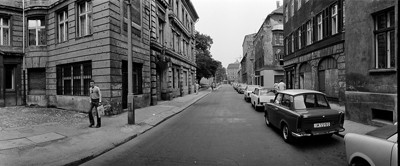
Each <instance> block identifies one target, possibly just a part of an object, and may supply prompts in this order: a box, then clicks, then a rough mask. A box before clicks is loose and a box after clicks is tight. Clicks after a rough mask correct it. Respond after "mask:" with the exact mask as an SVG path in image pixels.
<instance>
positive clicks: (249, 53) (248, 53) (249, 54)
mask: <svg viewBox="0 0 400 166" xmlns="http://www.w3.org/2000/svg"><path fill="white" fill-rule="evenodd" d="M255 35H256V34H255V33H253V34H249V35H246V36H245V37H244V40H243V44H242V49H243V58H242V60H241V61H240V66H241V74H242V83H245V84H249V85H251V84H254V82H255V81H254V79H255V73H254V45H253V41H254V36H255Z"/></svg>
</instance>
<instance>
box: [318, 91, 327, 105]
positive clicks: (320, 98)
mask: <svg viewBox="0 0 400 166" xmlns="http://www.w3.org/2000/svg"><path fill="white" fill-rule="evenodd" d="M316 96H317V103H316V104H317V107H328V102H327V101H326V98H325V96H323V95H321V94H316Z"/></svg>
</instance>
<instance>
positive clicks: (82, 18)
mask: <svg viewBox="0 0 400 166" xmlns="http://www.w3.org/2000/svg"><path fill="white" fill-rule="evenodd" d="M78 14H79V15H78V17H79V18H78V34H79V35H78V36H79V37H82V36H87V35H90V34H92V28H93V27H92V21H93V18H92V1H84V2H82V3H79V4H78Z"/></svg>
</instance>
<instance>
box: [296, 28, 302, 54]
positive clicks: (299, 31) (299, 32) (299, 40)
mask: <svg viewBox="0 0 400 166" xmlns="http://www.w3.org/2000/svg"><path fill="white" fill-rule="evenodd" d="M298 34H299V37H298V38H297V40H298V42H299V49H301V39H302V38H301V28H300V29H299V30H298Z"/></svg>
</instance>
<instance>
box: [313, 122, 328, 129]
mask: <svg viewBox="0 0 400 166" xmlns="http://www.w3.org/2000/svg"><path fill="white" fill-rule="evenodd" d="M329 126H331V123H330V122H324V123H314V128H321V127H329Z"/></svg>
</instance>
